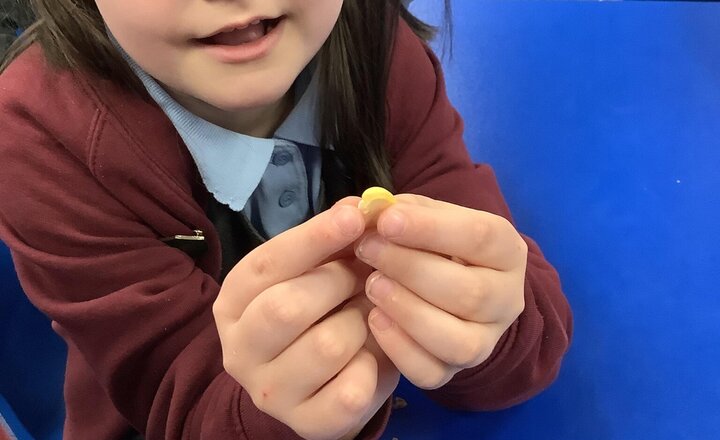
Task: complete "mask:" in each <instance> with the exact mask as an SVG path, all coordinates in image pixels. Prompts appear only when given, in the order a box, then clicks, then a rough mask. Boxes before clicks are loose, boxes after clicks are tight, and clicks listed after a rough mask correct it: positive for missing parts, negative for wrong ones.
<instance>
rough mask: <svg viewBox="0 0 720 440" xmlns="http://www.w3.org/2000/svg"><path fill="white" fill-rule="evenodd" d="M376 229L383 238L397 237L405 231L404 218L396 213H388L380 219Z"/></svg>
mask: <svg viewBox="0 0 720 440" xmlns="http://www.w3.org/2000/svg"><path fill="white" fill-rule="evenodd" d="M378 229H379V230H380V233H381V234H382V235H384V236H385V237H388V238H395V237H399V236H401V235H402V233H403V232H404V231H405V216H404V215H403V214H401V213H399V212H397V211H393V212H389V213H388V214H387V215H385V216H384V217H383V218H382V221H381V222H380V225H379V227H378Z"/></svg>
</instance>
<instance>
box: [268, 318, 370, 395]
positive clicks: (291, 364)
mask: <svg viewBox="0 0 720 440" xmlns="http://www.w3.org/2000/svg"><path fill="white" fill-rule="evenodd" d="M368 313H369V310H368V309H363V308H360V307H346V308H344V309H342V310H340V311H339V312H337V313H335V314H333V315H331V316H329V317H328V318H327V319H325V320H324V321H322V322H320V323H319V324H317V325H315V326H313V327H312V328H310V329H309V330H308V331H307V332H305V333H303V335H302V336H300V337H299V338H298V339H297V340H296V341H295V342H293V343H292V344H291V345H290V346H289V347H288V348H287V349H286V350H285V351H283V352H282V353H281V354H280V355H279V356H277V357H276V358H275V359H273V360H272V361H270V362H269V363H268V364H267V365H266V366H265V367H263V368H262V371H263V373H262V377H264V378H265V379H264V380H263V382H264V383H265V384H266V389H264V390H263V392H264V393H266V395H268V396H269V395H270V394H273V393H274V394H276V395H282V396H284V397H283V398H284V400H285V401H290V402H295V403H298V404H299V403H300V402H302V401H303V400H305V399H307V398H308V397H309V396H311V395H313V394H315V393H316V392H317V390H319V389H320V388H322V386H323V385H324V384H325V383H327V382H328V381H329V380H330V379H332V378H333V377H334V376H335V375H336V374H338V372H339V371H340V370H342V369H343V367H345V365H347V363H348V362H350V359H352V358H353V356H355V354H356V353H357V352H358V350H360V349H361V348H362V346H363V345H364V344H365V341H366V340H367V335H368V328H367V324H366V322H367V314H368ZM264 395H265V394H264Z"/></svg>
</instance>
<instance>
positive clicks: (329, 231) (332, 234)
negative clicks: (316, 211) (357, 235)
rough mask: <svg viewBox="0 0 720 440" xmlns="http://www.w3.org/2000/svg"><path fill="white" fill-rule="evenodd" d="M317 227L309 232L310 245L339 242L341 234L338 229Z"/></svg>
mask: <svg viewBox="0 0 720 440" xmlns="http://www.w3.org/2000/svg"><path fill="white" fill-rule="evenodd" d="M316 226H317V227H313V228H309V230H308V239H309V242H310V243H333V242H336V241H338V239H339V237H340V233H339V231H338V230H337V228H332V227H330V228H328V227H321V225H316Z"/></svg>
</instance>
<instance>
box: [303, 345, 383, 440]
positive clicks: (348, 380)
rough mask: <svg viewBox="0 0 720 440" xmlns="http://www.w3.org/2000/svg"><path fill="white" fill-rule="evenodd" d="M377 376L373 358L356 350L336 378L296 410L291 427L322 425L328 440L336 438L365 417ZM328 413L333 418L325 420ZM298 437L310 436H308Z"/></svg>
mask: <svg viewBox="0 0 720 440" xmlns="http://www.w3.org/2000/svg"><path fill="white" fill-rule="evenodd" d="M377 375H378V369H377V363H376V362H375V358H374V356H373V355H372V354H370V352H368V351H367V350H365V349H361V350H359V351H358V352H357V353H356V354H355V355H354V356H353V358H352V359H351V360H350V362H348V364H347V365H346V366H345V368H343V369H342V371H341V372H340V373H339V374H338V375H337V377H335V378H334V379H333V380H332V381H330V382H329V383H328V384H326V385H325V386H324V387H322V389H320V390H319V391H318V392H317V393H316V394H314V395H312V396H310V397H309V398H308V399H307V400H306V401H305V402H303V403H302V404H300V405H299V406H298V407H297V409H296V411H295V412H294V414H293V418H294V419H295V420H296V422H295V424H294V425H295V426H297V425H303V426H309V427H318V426H322V427H323V430H324V431H326V432H327V433H328V437H327V438H328V439H337V438H340V437H341V436H343V435H344V434H346V433H347V432H349V431H350V430H351V429H353V428H355V427H356V426H358V425H360V423H361V421H362V420H367V419H368V418H369V417H368V415H369V414H368V413H370V410H371V408H372V406H373V400H374V399H375V394H376V393H375V391H376V387H377ZM328 414H333V417H331V418H329V417H327V415H328ZM370 416H372V415H371V414H370ZM333 431H334V433H333ZM298 434H299V435H300V436H302V437H305V438H307V437H310V435H308V433H304V432H298Z"/></svg>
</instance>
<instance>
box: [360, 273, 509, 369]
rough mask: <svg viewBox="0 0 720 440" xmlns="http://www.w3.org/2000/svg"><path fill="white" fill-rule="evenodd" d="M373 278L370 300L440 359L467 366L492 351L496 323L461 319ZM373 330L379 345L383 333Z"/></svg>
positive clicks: (496, 338) (381, 278)
mask: <svg viewBox="0 0 720 440" xmlns="http://www.w3.org/2000/svg"><path fill="white" fill-rule="evenodd" d="M372 281H373V283H372V285H371V286H369V287H368V297H369V298H370V301H372V302H373V304H375V305H376V306H377V307H378V308H379V309H380V310H381V311H382V312H383V313H384V314H385V315H387V316H388V317H389V318H390V320H391V322H393V323H395V326H398V327H399V328H401V329H402V330H403V331H404V332H405V333H407V335H408V336H409V337H410V338H412V339H413V340H414V341H415V342H417V343H418V344H419V345H420V346H421V347H423V348H424V349H425V350H427V351H428V352H429V353H430V354H432V355H433V356H435V357H437V358H438V359H440V360H441V361H442V362H444V363H446V364H448V365H450V366H453V367H460V368H469V367H473V366H475V365H478V364H479V363H480V362H482V361H483V360H484V359H487V357H489V356H490V353H492V350H493V348H494V347H495V344H496V343H497V341H498V339H499V337H500V335H499V334H498V333H499V332H498V331H497V329H496V327H497V326H496V325H492V324H479V323H475V322H468V321H464V320H461V319H459V318H457V317H455V316H453V315H451V314H449V313H447V312H445V311H444V310H441V309H439V308H437V307H435V306H433V305H432V304H429V303H428V302H426V301H425V300H423V299H422V298H420V297H419V296H417V295H415V294H414V293H413V292H411V291H409V290H408V289H407V288H405V287H404V286H402V285H400V284H399V283H397V282H395V281H393V280H390V279H389V278H387V277H383V276H381V277H375V278H374V279H373V280H372ZM380 322H382V321H377V322H376V326H375V328H376V329H381V328H380V326H379V325H377V324H378V323H380ZM371 324H372V321H371ZM391 328H392V326H391ZM373 334H374V335H375V338H376V339H377V341H378V343H379V344H380V345H381V346H382V341H381V339H380V338H381V337H382V336H383V335H382V334H380V333H378V332H376V331H373ZM383 348H384V347H383ZM388 355H390V353H388Z"/></svg>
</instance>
